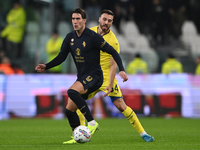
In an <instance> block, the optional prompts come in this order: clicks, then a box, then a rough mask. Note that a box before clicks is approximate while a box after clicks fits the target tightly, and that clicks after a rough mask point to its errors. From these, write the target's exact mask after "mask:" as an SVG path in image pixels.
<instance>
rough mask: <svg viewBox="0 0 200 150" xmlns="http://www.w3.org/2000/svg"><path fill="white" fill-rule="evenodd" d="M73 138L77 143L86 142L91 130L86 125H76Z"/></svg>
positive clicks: (88, 139)
mask: <svg viewBox="0 0 200 150" xmlns="http://www.w3.org/2000/svg"><path fill="white" fill-rule="evenodd" d="M73 138H74V140H75V141H76V142H78V143H86V142H88V141H90V138H91V132H90V129H88V127H86V126H78V127H76V128H75V129H74V131H73Z"/></svg>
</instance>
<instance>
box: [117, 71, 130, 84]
mask: <svg viewBox="0 0 200 150" xmlns="http://www.w3.org/2000/svg"><path fill="white" fill-rule="evenodd" d="M119 76H120V77H121V78H122V79H123V82H126V81H127V80H128V76H127V75H126V73H125V72H124V71H120V72H119Z"/></svg>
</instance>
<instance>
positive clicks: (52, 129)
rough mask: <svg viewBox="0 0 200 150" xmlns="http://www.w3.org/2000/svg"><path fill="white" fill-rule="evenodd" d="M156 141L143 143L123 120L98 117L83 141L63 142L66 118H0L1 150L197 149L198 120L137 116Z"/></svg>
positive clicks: (199, 140) (199, 137) (66, 133)
mask: <svg viewBox="0 0 200 150" xmlns="http://www.w3.org/2000/svg"><path fill="white" fill-rule="evenodd" d="M139 119H140V121H141V123H142V125H143V127H144V128H145V130H146V131H147V132H148V133H149V134H150V135H152V136H154V138H155V141H154V142H151V143H147V142H144V141H143V139H142V138H141V137H140V136H139V134H138V133H137V132H136V131H135V129H134V128H133V127H132V126H131V125H130V123H129V122H128V121H127V120H126V119H124V118H123V119H115V118H107V119H101V120H97V121H98V123H99V125H100V130H98V131H97V132H96V133H95V134H94V136H93V137H92V139H91V142H88V143H85V144H75V145H62V142H63V141H67V140H69V139H70V134H71V130H70V128H69V124H68V121H67V119H63V120H53V119H12V120H2V121H0V150H13V149H14V150H23V149H28V150H32V149H38V150H40V149H41V150H62V149H63V150H64V149H68V150H129V149H131V150H157V149H159V150H199V149H200V119H187V118H172V119H165V118H139Z"/></svg>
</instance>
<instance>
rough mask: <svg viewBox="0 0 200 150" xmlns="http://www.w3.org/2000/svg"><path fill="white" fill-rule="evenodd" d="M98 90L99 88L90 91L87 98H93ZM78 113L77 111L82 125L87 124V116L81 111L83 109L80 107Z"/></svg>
mask: <svg viewBox="0 0 200 150" xmlns="http://www.w3.org/2000/svg"><path fill="white" fill-rule="evenodd" d="M98 92H99V90H96V91H94V92H92V93H90V94H89V95H88V98H87V99H90V98H93V97H94V96H95V95H96V93H98ZM76 113H77V115H78V117H79V120H80V125H83V126H85V116H84V115H83V114H82V113H81V111H80V110H79V109H77V111H76Z"/></svg>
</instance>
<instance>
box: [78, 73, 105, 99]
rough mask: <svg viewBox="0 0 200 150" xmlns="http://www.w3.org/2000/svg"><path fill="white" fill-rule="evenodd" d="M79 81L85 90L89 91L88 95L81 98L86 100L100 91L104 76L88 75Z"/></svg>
mask: <svg viewBox="0 0 200 150" xmlns="http://www.w3.org/2000/svg"><path fill="white" fill-rule="evenodd" d="M77 81H79V82H81V83H82V85H83V87H84V90H86V89H87V90H88V91H87V93H85V94H82V95H81V96H82V97H83V98H84V99H85V100H86V99H88V95H89V94H90V93H92V92H94V91H96V90H98V89H99V88H100V87H101V85H102V83H103V75H101V74H100V75H99V74H98V75H97V74H87V75H85V76H83V77H81V78H78V79H77Z"/></svg>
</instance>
